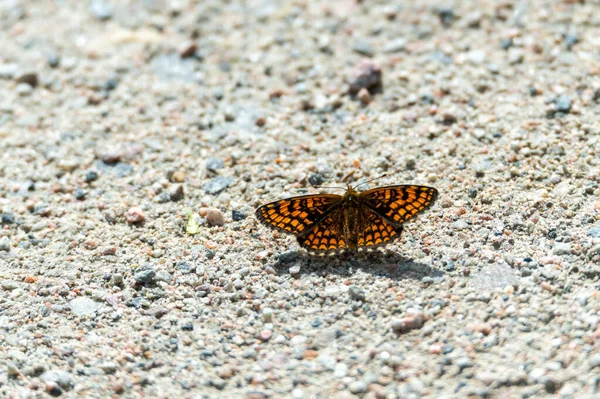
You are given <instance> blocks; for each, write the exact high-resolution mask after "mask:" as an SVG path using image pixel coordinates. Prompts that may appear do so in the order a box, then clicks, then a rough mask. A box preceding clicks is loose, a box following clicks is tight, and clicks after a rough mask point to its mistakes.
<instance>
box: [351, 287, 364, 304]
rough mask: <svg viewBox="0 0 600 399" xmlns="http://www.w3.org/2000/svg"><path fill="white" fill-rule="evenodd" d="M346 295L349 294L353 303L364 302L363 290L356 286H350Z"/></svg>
mask: <svg viewBox="0 0 600 399" xmlns="http://www.w3.org/2000/svg"><path fill="white" fill-rule="evenodd" d="M348 293H349V294H350V298H352V299H354V300H355V301H364V300H365V299H366V293H365V290H364V289H362V288H361V287H358V286H356V285H351V286H350V288H349V289H348Z"/></svg>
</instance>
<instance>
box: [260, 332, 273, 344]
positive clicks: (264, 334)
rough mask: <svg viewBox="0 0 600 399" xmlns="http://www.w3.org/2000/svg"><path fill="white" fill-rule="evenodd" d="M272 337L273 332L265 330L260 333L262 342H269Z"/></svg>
mask: <svg viewBox="0 0 600 399" xmlns="http://www.w3.org/2000/svg"><path fill="white" fill-rule="evenodd" d="M272 336H273V331H270V330H263V331H261V332H260V336H259V338H260V340H261V341H262V342H267V341H268V340H270V339H271V337H272Z"/></svg>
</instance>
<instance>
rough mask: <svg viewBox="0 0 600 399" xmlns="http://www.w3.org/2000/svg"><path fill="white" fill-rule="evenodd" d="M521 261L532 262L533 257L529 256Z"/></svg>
mask: <svg viewBox="0 0 600 399" xmlns="http://www.w3.org/2000/svg"><path fill="white" fill-rule="evenodd" d="M523 262H525V263H529V262H533V259H531V258H530V257H529V256H528V257H526V258H523Z"/></svg>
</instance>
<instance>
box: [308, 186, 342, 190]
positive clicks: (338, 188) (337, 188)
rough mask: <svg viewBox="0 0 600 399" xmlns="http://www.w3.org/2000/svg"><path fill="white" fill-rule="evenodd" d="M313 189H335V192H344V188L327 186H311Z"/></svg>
mask: <svg viewBox="0 0 600 399" xmlns="http://www.w3.org/2000/svg"><path fill="white" fill-rule="evenodd" d="M313 187H314V188H330V189H336V190H345V189H346V188H345V187H328V186H313Z"/></svg>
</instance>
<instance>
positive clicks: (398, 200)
mask: <svg viewBox="0 0 600 399" xmlns="http://www.w3.org/2000/svg"><path fill="white" fill-rule="evenodd" d="M437 196H438V191H437V190H436V189H435V188H433V187H426V186H413V185H404V186H388V187H379V188H374V189H372V190H368V191H364V192H362V193H360V197H361V198H362V199H364V200H365V202H366V203H367V204H368V206H369V208H371V209H372V210H373V211H375V212H376V213H377V214H379V215H380V216H381V217H383V218H385V219H386V220H387V221H388V222H391V223H398V224H400V223H404V222H406V221H408V220H409V219H411V218H413V217H414V216H415V215H416V214H417V213H419V212H422V211H424V210H425V209H427V208H429V207H430V206H431V205H433V203H434V202H435V200H436V199H437Z"/></svg>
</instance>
